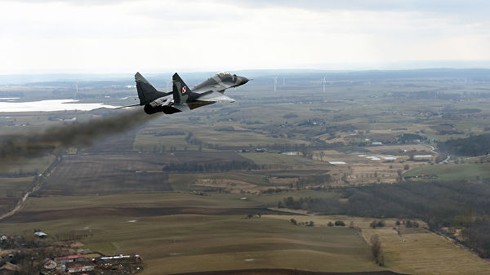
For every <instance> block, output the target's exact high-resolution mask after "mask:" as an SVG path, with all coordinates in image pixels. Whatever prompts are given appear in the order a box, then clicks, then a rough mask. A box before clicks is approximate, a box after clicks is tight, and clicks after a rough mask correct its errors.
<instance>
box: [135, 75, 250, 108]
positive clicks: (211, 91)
mask: <svg viewBox="0 0 490 275" xmlns="http://www.w3.org/2000/svg"><path fill="white" fill-rule="evenodd" d="M134 78H135V81H136V90H137V91H138V97H139V100H140V104H139V105H141V106H145V107H144V110H145V113H147V114H155V113H159V112H163V113H165V114H173V113H177V112H185V111H189V110H192V109H195V108H199V107H202V106H205V105H209V104H213V103H216V102H230V103H231V102H235V100H234V99H232V98H230V97H228V96H226V95H225V94H224V92H225V90H226V89H228V88H235V87H238V86H241V85H243V84H245V83H247V82H248V79H247V78H246V77H243V76H237V75H235V74H231V73H218V74H216V75H214V76H213V77H211V78H209V79H208V80H206V81H204V82H202V83H201V84H199V85H197V86H195V87H194V88H192V89H191V88H189V86H187V84H185V82H184V81H183V80H182V78H180V76H179V75H178V74H177V73H175V74H174V75H173V76H172V82H173V85H172V92H161V91H158V90H157V89H155V88H154V87H153V86H152V85H151V84H150V82H148V81H147V80H146V79H145V78H144V77H143V76H142V75H141V74H140V73H139V72H138V73H136V74H135V76H134Z"/></svg>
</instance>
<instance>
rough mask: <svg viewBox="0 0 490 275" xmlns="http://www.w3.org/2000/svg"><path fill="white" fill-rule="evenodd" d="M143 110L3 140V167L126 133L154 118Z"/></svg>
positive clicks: (0, 152) (0, 144)
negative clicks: (17, 160) (6, 164)
mask: <svg viewBox="0 0 490 275" xmlns="http://www.w3.org/2000/svg"><path fill="white" fill-rule="evenodd" d="M154 117H157V116H149V115H147V114H145V113H144V112H143V111H142V110H141V109H138V110H131V111H128V112H124V113H120V114H117V115H113V116H110V117H103V118H98V119H93V120H90V121H88V122H83V123H77V124H72V125H68V126H56V127H52V128H48V129H46V130H45V131H43V132H31V133H26V134H22V135H11V136H6V137H0V164H1V163H5V161H7V160H16V159H20V158H29V157H37V156H41V155H44V154H46V153H50V152H53V151H54V150H56V149H60V148H67V147H70V146H89V145H91V144H92V143H93V142H94V141H95V140H97V139H99V138H102V137H106V136H110V135H113V134H118V133H122V132H124V131H127V130H129V129H131V128H133V127H136V126H138V125H141V124H143V123H145V122H147V121H149V120H150V119H151V118H154Z"/></svg>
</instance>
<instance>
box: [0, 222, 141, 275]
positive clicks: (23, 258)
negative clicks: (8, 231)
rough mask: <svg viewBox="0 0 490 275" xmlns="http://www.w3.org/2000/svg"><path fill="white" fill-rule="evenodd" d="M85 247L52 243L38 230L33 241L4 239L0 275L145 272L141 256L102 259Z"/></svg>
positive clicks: (47, 236) (64, 242) (100, 255)
mask: <svg viewBox="0 0 490 275" xmlns="http://www.w3.org/2000/svg"><path fill="white" fill-rule="evenodd" d="M82 247H83V245H82V244H81V243H80V242H78V241H53V240H50V236H49V235H48V234H47V233H45V232H43V231H41V230H39V229H35V230H34V234H33V237H32V238H25V237H22V236H8V235H1V237H0V274H18V272H19V271H22V272H23V273H25V274H34V273H37V274H43V275H55V274H136V273H139V272H142V271H143V269H144V268H143V259H142V258H141V256H140V255H137V254H134V255H123V254H120V255H103V254H102V253H100V252H93V251H91V250H89V249H83V248H82ZM26 272H27V273H26Z"/></svg>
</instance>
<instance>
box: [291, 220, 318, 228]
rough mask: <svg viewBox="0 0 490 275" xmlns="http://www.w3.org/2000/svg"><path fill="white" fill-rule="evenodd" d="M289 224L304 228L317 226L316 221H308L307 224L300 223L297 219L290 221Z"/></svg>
mask: <svg viewBox="0 0 490 275" xmlns="http://www.w3.org/2000/svg"><path fill="white" fill-rule="evenodd" d="M289 222H290V223H291V224H293V225H303V226H309V227H313V226H315V222H314V221H307V222H298V221H297V220H295V219H290V220H289Z"/></svg>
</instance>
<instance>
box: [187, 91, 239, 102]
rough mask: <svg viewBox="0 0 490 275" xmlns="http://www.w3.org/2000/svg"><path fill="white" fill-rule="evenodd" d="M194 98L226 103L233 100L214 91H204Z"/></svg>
mask: <svg viewBox="0 0 490 275" xmlns="http://www.w3.org/2000/svg"><path fill="white" fill-rule="evenodd" d="M196 100H198V101H206V102H227V103H233V102H235V100H234V99H233V98H231V97H229V96H226V95H224V94H222V93H220V92H215V91H212V92H207V93H204V94H202V95H201V96H199V97H198V98H197V99H196Z"/></svg>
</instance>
